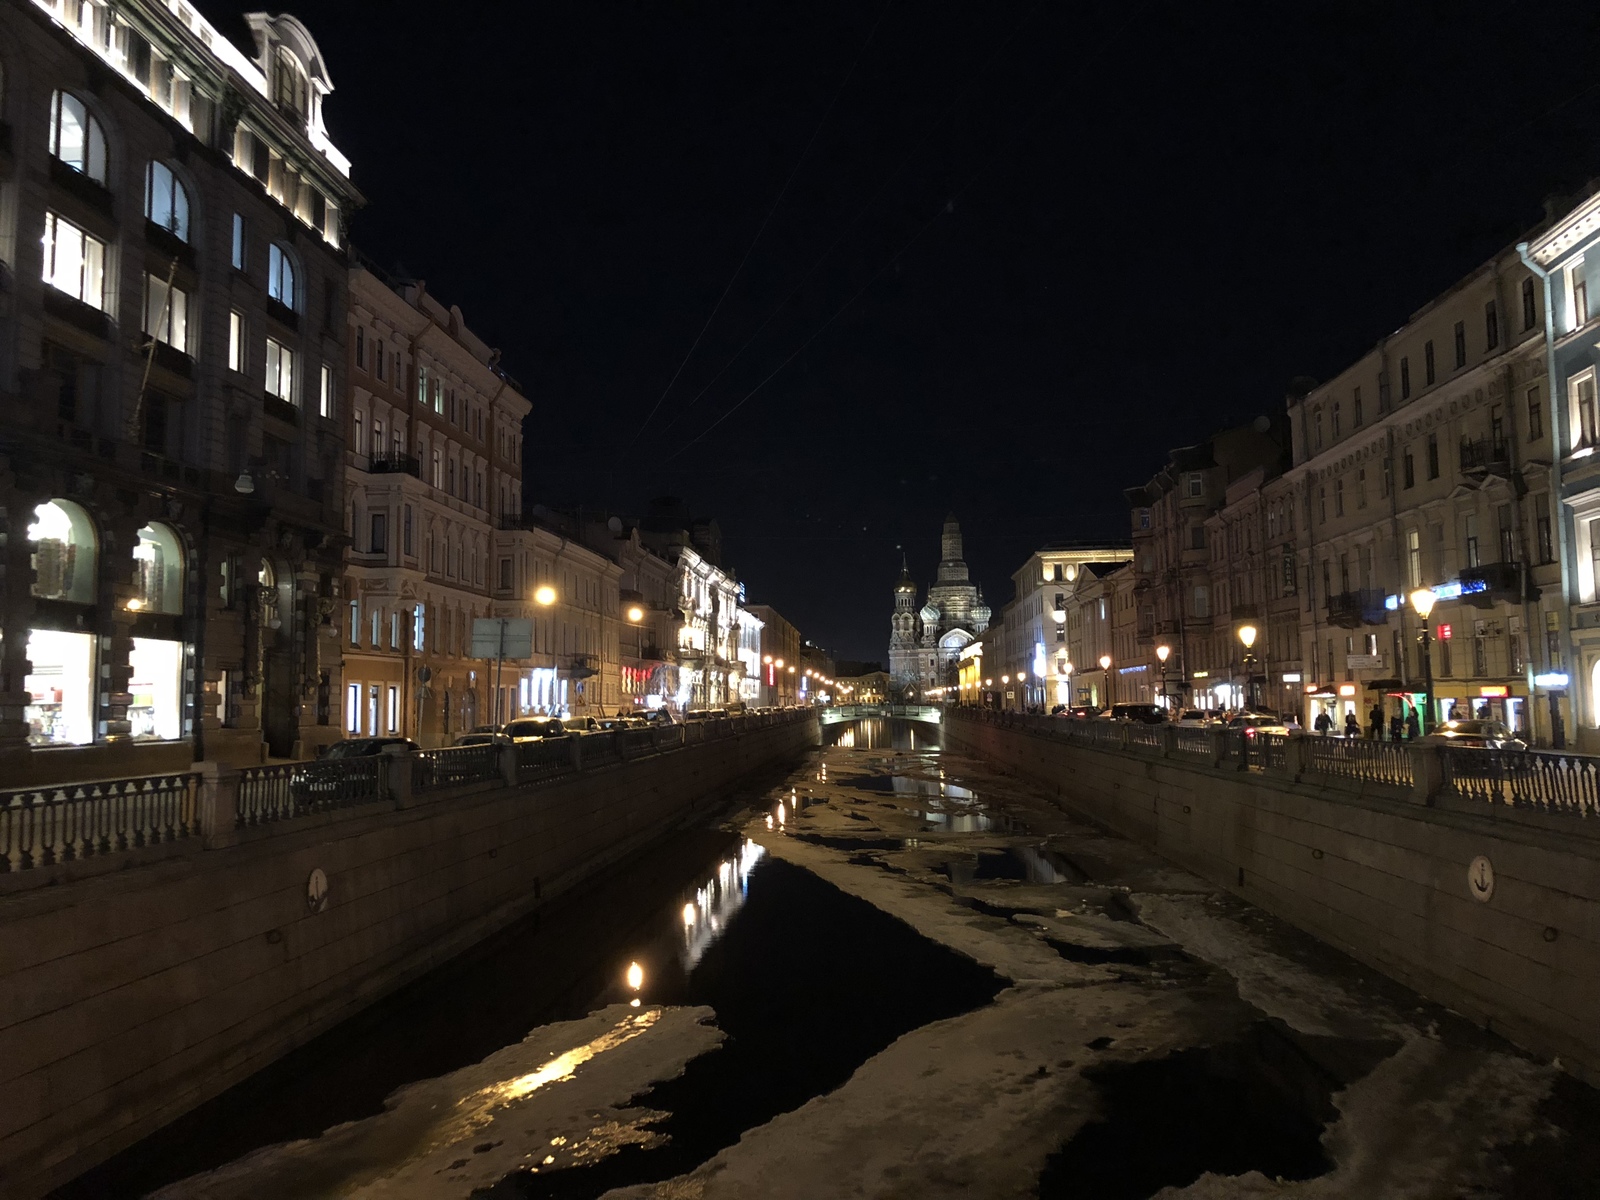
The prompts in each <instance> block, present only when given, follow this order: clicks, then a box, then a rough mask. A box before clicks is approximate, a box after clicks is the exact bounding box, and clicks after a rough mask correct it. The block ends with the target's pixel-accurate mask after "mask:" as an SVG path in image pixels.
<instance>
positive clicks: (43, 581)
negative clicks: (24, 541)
mask: <svg viewBox="0 0 1600 1200" xmlns="http://www.w3.org/2000/svg"><path fill="white" fill-rule="evenodd" d="M28 541H29V542H30V543H32V545H33V594H34V595H35V596H38V597H40V598H41V599H44V600H70V601H72V602H73V603H74V604H93V603H94V594H95V586H94V585H95V580H94V577H95V552H96V542H95V536H94V523H93V522H92V521H90V520H89V514H88V513H86V512H84V511H83V509H81V508H79V507H78V506H77V505H76V504H74V503H72V501H70V500H46V501H45V502H44V503H43V504H41V505H39V506H38V507H37V508H35V509H34V510H33V524H32V525H30V526H28Z"/></svg>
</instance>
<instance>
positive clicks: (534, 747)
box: [517, 737, 573, 783]
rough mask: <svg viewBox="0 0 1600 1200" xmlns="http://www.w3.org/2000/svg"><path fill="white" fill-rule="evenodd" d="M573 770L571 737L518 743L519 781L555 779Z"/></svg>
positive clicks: (530, 781)
mask: <svg viewBox="0 0 1600 1200" xmlns="http://www.w3.org/2000/svg"><path fill="white" fill-rule="evenodd" d="M571 770H573V765H572V739H571V738H570V737H555V738H541V739H540V740H538V741H537V742H518V743H517V782H518V783H534V782H537V781H538V780H541V779H554V778H555V777H556V776H557V775H565V774H566V773H567V772H568V771H571Z"/></svg>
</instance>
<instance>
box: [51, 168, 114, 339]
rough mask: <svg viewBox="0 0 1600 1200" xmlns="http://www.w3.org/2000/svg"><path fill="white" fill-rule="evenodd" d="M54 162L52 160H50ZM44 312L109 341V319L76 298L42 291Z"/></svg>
mask: <svg viewBox="0 0 1600 1200" xmlns="http://www.w3.org/2000/svg"><path fill="white" fill-rule="evenodd" d="M51 161H52V162H53V161H54V160H53V159H52V160H51ZM44 310H45V312H47V313H49V314H50V315H51V316H53V317H59V318H61V320H63V321H65V322H67V324H69V325H72V326H74V327H75V328H78V329H81V330H83V332H84V333H88V334H92V335H93V336H95V337H97V338H102V339H105V340H110V338H111V318H110V317H109V316H107V315H106V314H105V313H103V312H101V311H100V310H99V309H98V308H96V307H94V305H92V304H85V303H84V302H83V301H82V300H79V299H78V298H77V297H76V296H69V295H67V294H66V293H65V292H63V291H58V290H57V289H55V288H53V287H50V286H49V285H48V284H47V285H46V286H45V289H44Z"/></svg>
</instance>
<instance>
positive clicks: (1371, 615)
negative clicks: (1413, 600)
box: [1328, 588, 1389, 629]
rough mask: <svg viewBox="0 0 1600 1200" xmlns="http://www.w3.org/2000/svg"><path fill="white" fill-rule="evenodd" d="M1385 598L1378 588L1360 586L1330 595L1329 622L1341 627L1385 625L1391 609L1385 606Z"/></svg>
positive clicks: (1353, 627)
mask: <svg viewBox="0 0 1600 1200" xmlns="http://www.w3.org/2000/svg"><path fill="white" fill-rule="evenodd" d="M1383 600H1384V596H1383V593H1382V592H1381V591H1379V590H1378V589H1377V588H1358V589H1357V590H1355V591H1353V592H1339V593H1337V594H1335V595H1332V596H1329V597H1328V624H1329V625H1336V626H1338V627H1339V628H1340V629H1359V628H1360V627H1361V626H1363V625H1383V624H1385V623H1386V622H1387V621H1388V620H1389V611H1388V609H1386V608H1385V607H1384V606H1383Z"/></svg>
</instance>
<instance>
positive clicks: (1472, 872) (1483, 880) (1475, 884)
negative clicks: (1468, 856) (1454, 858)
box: [1467, 854, 1494, 904]
mask: <svg viewBox="0 0 1600 1200" xmlns="http://www.w3.org/2000/svg"><path fill="white" fill-rule="evenodd" d="M1467 890H1468V891H1469V892H1471V893H1472V898H1473V899H1474V900H1480V901H1482V902H1484V903H1485V904H1487V903H1488V901H1489V897H1491V896H1493V895H1494V864H1493V863H1491V862H1490V861H1489V860H1488V859H1487V858H1485V857H1484V856H1483V855H1481V854H1480V855H1478V857H1477V858H1475V859H1473V860H1472V862H1471V863H1469V864H1468V865H1467Z"/></svg>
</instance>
